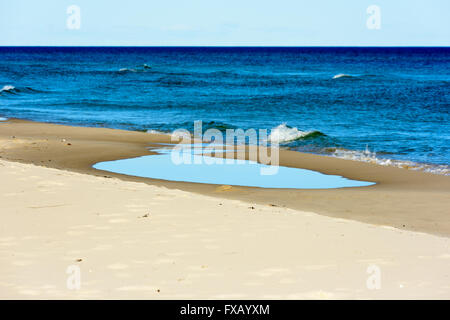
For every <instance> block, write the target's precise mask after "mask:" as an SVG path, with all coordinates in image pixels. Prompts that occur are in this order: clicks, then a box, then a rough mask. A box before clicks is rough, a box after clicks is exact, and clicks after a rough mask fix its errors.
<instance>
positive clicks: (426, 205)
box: [0, 118, 450, 237]
mask: <svg viewBox="0 0 450 320" xmlns="http://www.w3.org/2000/svg"><path fill="white" fill-rule="evenodd" d="M13 136H14V137H15V138H12V137H13ZM170 142H171V141H170V136H168V135H164V134H161V135H159V134H154V133H144V132H137V131H126V130H119V129H107V128H92V127H76V126H66V125H58V124H50V123H39V122H33V121H28V120H20V119H13V118H10V119H8V121H6V122H2V123H1V124H0V147H1V149H0V150H1V152H0V156H1V158H3V159H5V160H10V161H16V162H22V163H32V164H35V165H39V166H44V167H50V168H56V169H62V170H68V171H74V172H78V173H86V174H90V175H94V176H108V177H115V178H119V179H121V180H124V181H134V182H144V183H146V184H150V185H155V186H162V187H166V188H168V189H180V190H183V191H188V192H194V193H197V194H202V195H208V196H213V197H216V198H224V199H230V200H242V201H245V202H248V203H255V204H262V205H267V206H278V207H287V208H290V209H295V210H301V211H309V212H315V213H318V214H321V215H326V216H331V217H337V218H344V219H349V220H356V221H360V222H366V223H370V224H375V225H385V226H391V227H395V228H398V229H406V230H411V231H419V232H425V233H431V234H435V235H441V236H447V237H448V236H450V217H449V216H448V213H447V212H448V208H449V207H450V196H449V194H450V177H449V176H444V175H436V174H432V173H427V172H421V171H413V170H407V169H400V168H395V167H386V166H381V165H375V164H370V163H365V162H359V161H353V160H345V159H339V158H334V157H328V156H321V155H314V154H309V153H300V152H297V151H289V150H280V165H282V166H288V167H296V168H303V169H309V170H314V171H318V172H321V173H324V174H332V175H340V176H343V177H346V178H349V179H353V180H362V181H372V182H375V183H376V184H375V185H373V186H369V187H357V188H343V189H319V190H311V189H294V190H292V189H291V190H288V189H277V190H275V189H260V188H253V187H235V186H219V185H208V184H198V183H188V182H171V181H163V180H154V179H148V178H139V177H132V176H125V175H120V174H114V173H110V172H103V171H99V170H96V169H94V168H92V165H94V164H95V163H98V162H102V161H111V160H118V159H125V158H133V157H139V156H143V155H150V154H154V153H152V152H150V151H148V149H147V148H148V147H151V146H156V145H155V144H157V143H170Z"/></svg>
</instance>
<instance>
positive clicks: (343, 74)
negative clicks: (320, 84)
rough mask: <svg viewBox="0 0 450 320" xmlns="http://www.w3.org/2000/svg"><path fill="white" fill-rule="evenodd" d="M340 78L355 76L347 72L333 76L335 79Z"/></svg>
mask: <svg viewBox="0 0 450 320" xmlns="http://www.w3.org/2000/svg"><path fill="white" fill-rule="evenodd" d="M340 78H353V76H352V75H349V74H345V73H339V74H336V75H334V76H333V79H340Z"/></svg>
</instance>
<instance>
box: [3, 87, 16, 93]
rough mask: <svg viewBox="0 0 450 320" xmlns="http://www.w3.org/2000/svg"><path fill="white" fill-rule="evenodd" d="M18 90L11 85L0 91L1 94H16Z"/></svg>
mask: <svg viewBox="0 0 450 320" xmlns="http://www.w3.org/2000/svg"><path fill="white" fill-rule="evenodd" d="M14 90H16V87H14V86H11V85H6V86H3V88H2V89H1V90H0V92H14Z"/></svg>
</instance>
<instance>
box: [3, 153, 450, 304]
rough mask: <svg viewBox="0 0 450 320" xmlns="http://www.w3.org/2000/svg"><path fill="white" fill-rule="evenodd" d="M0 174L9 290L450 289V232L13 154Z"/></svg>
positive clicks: (280, 295) (436, 294)
mask: <svg viewBox="0 0 450 320" xmlns="http://www.w3.org/2000/svg"><path fill="white" fill-rule="evenodd" d="M0 179H1V184H0V208H1V209H0V214H1V220H2V223H1V227H0V228H1V229H0V298H3V299H5V298H25V299H26V298H32V299H35V298H38V299H47V298H62V299H79V298H100V299H102V298H107V299H109V298H138V299H139V298H144V299H157V298H162V299H171V298H180V299H198V298H206V299H208V298H219V299H221V298H233V299H234V298H236V299H241V298H243V299H249V298H255V299H259V298H262V299H302V298H362V299H366V298H388V299H389V298H444V299H449V298H450V277H449V276H450V249H449V245H450V241H449V238H445V237H437V236H433V235H428V234H421V233H414V232H409V231H401V230H397V229H393V228H388V227H381V226H373V225H369V224H363V223H359V222H354V221H349V220H342V219H335V218H329V217H324V216H320V215H316V214H314V213H307V212H300V211H294V210H290V209H285V208H279V207H270V206H261V205H254V204H248V203H243V202H239V201H231V200H221V199H219V198H212V197H206V196H201V195H197V194H191V193H188V192H183V191H178V190H169V189H164V188H160V187H155V186H149V185H146V184H141V183H135V182H123V181H120V180H117V179H107V178H99V177H94V176H89V175H82V174H77V173H71V172H66V171H59V170H56V169H48V168H43V167H37V166H33V165H26V164H20V163H13V162H7V161H3V160H1V161H0ZM220 204H221V205H220ZM251 206H253V207H255V209H251V208H249V207H251ZM146 214H148V217H143V216H144V215H146ZM437 223H438V222H437ZM77 259H82V261H76V260H77ZM73 265H74V266H78V267H79V268H80V271H81V288H80V289H79V290H70V289H68V288H67V285H66V282H67V279H68V277H69V276H70V275H69V274H67V273H66V270H67V268H68V267H69V266H73ZM371 265H375V266H376V268H377V267H378V268H379V270H380V271H381V277H380V284H381V288H380V289H373V290H370V289H368V288H367V285H366V281H367V279H368V277H369V276H370V275H369V274H368V273H367V268H368V267H369V266H371Z"/></svg>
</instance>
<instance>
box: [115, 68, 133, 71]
mask: <svg viewBox="0 0 450 320" xmlns="http://www.w3.org/2000/svg"><path fill="white" fill-rule="evenodd" d="M119 72H136V70H135V69H129V68H121V69H119Z"/></svg>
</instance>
